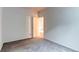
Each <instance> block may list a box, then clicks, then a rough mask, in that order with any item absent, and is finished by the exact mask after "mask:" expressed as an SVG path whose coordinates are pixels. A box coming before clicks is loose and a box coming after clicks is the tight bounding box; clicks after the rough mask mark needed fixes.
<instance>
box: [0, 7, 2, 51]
mask: <svg viewBox="0 0 79 59" xmlns="http://www.w3.org/2000/svg"><path fill="white" fill-rule="evenodd" d="M1 22H2V8H1V7H0V50H1V48H2V32H1V31H2V26H1V25H2V23H1Z"/></svg>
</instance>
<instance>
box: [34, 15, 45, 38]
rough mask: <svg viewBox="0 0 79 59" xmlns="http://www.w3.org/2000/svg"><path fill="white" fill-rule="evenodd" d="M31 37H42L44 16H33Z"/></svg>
mask: <svg viewBox="0 0 79 59" xmlns="http://www.w3.org/2000/svg"><path fill="white" fill-rule="evenodd" d="M33 38H44V17H38V16H35V17H33Z"/></svg>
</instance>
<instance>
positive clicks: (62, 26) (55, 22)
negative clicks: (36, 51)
mask: <svg viewBox="0 0 79 59" xmlns="http://www.w3.org/2000/svg"><path fill="white" fill-rule="evenodd" d="M47 15H48V17H47V19H46V22H47V32H46V33H45V36H46V38H47V39H48V40H51V41H54V42H56V43H59V44H61V45H63V46H66V47H69V48H71V49H74V50H77V51H79V8H48V13H47Z"/></svg>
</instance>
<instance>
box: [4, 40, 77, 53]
mask: <svg viewBox="0 0 79 59" xmlns="http://www.w3.org/2000/svg"><path fill="white" fill-rule="evenodd" d="M2 52H76V51H74V50H72V49H69V48H67V47H64V46H61V45H59V44H56V43H54V42H51V41H49V40H46V39H25V40H21V41H14V42H10V43H5V44H4V45H3V48H2Z"/></svg>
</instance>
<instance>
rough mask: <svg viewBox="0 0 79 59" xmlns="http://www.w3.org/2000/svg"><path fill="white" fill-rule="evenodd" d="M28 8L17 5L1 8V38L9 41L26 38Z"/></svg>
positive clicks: (27, 34)
mask: <svg viewBox="0 0 79 59" xmlns="http://www.w3.org/2000/svg"><path fill="white" fill-rule="evenodd" d="M29 15H30V13H29V9H28V8H19V7H7V8H3V15H2V16H3V17H2V18H3V20H2V40H3V42H10V41H15V40H20V39H24V38H28V36H29V28H28V26H29V20H28V19H29Z"/></svg>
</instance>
